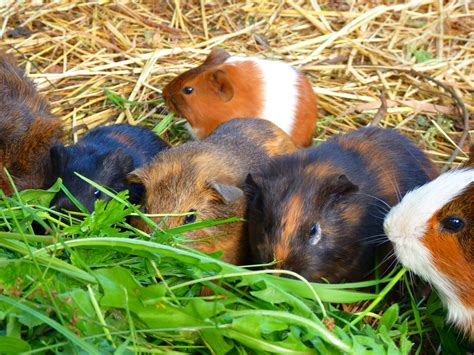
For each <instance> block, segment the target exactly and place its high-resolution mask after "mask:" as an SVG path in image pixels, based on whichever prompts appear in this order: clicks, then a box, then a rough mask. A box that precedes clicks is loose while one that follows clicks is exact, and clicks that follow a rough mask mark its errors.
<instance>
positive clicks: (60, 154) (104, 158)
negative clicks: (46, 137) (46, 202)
mask: <svg viewBox="0 0 474 355" xmlns="http://www.w3.org/2000/svg"><path fill="white" fill-rule="evenodd" d="M50 153H51V160H52V166H53V172H54V175H55V176H56V177H59V178H61V179H62V181H63V184H64V186H65V187H66V188H67V189H68V190H69V191H70V192H71V193H72V195H74V197H76V198H77V200H78V201H79V202H80V203H81V204H82V205H83V206H84V207H85V208H87V210H89V211H93V210H94V203H95V201H96V200H97V199H103V200H109V199H110V197H109V196H107V195H106V194H104V193H102V192H101V191H100V190H98V189H96V188H95V187H94V186H92V185H90V184H89V183H87V182H86V181H84V180H83V179H81V178H80V177H79V176H77V175H76V173H78V174H80V175H82V176H85V177H87V178H89V179H91V180H92V181H94V182H96V183H97V184H99V185H102V186H106V187H108V188H110V189H112V190H113V191H117V192H118V191H122V190H126V189H127V190H129V192H130V197H131V199H133V197H134V198H135V199H139V198H137V196H132V195H135V194H139V192H138V190H137V189H142V187H141V186H140V185H134V186H132V185H131V184H129V183H128V181H127V174H128V173H130V172H131V171H132V170H133V169H134V165H133V158H132V157H131V156H129V155H128V154H127V153H126V152H125V151H123V150H122V149H117V150H114V151H111V152H109V153H106V154H97V152H95V151H93V150H88V149H87V148H85V149H84V148H82V147H69V148H66V147H64V146H63V145H56V146H53V147H52V148H51V152H50ZM53 204H55V205H56V207H57V208H58V209H64V210H70V211H77V210H78V208H77V207H76V205H75V204H74V203H73V202H72V201H71V200H70V199H69V198H68V197H67V196H66V194H65V193H64V192H62V191H61V192H59V193H58V194H57V195H56V197H55V199H54V201H53Z"/></svg>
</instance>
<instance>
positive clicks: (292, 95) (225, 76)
mask: <svg viewBox="0 0 474 355" xmlns="http://www.w3.org/2000/svg"><path fill="white" fill-rule="evenodd" d="M163 97H164V99H165V102H166V105H167V106H168V108H169V109H170V110H171V111H173V112H175V113H177V114H179V115H181V116H183V117H185V118H186V119H187V120H188V122H189V124H190V126H191V128H192V133H193V134H194V135H195V136H196V137H197V138H200V139H202V138H205V137H207V136H208V135H209V134H210V133H211V132H212V131H213V130H214V129H215V128H216V127H217V126H219V125H220V124H221V123H223V122H226V121H228V120H230V119H233V118H237V117H238V118H255V117H256V118H263V119H266V120H269V121H271V122H273V123H274V124H276V125H277V126H278V127H280V128H281V129H282V130H283V131H285V132H286V133H287V134H288V135H289V136H290V137H291V139H292V140H293V142H294V143H295V144H296V146H298V147H305V146H309V145H311V143H312V137H313V135H314V133H315V128H316V117H317V104H316V96H315V94H314V92H313V88H312V87H311V83H310V82H309V80H308V79H307V78H306V77H305V76H304V75H303V74H302V73H301V72H299V71H297V70H296V69H295V68H293V67H291V66H290V65H288V64H286V63H283V62H279V61H271V60H264V59H258V58H244V57H231V56H230V55H229V53H227V52H226V51H225V50H223V49H219V48H217V49H213V50H212V51H211V53H210V54H209V56H208V57H207V59H206V60H205V62H204V63H203V64H201V65H200V66H198V67H196V68H193V69H191V70H189V71H187V72H185V73H183V74H181V75H179V76H178V77H176V78H175V79H173V80H172V81H171V82H170V83H169V84H168V85H167V86H166V87H165V88H164V90H163Z"/></svg>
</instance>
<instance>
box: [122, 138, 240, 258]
mask: <svg viewBox="0 0 474 355" xmlns="http://www.w3.org/2000/svg"><path fill="white" fill-rule="evenodd" d="M187 145H191V146H194V144H190V143H188V144H187ZM183 148H185V149H181V147H178V148H175V149H171V150H169V151H167V152H164V153H162V154H161V155H160V156H159V157H158V158H157V159H155V161H154V162H153V163H152V164H151V165H149V166H148V167H144V168H140V169H137V170H135V171H134V172H132V173H131V174H130V175H129V181H131V182H135V183H141V184H143V186H144V187H145V198H144V200H143V210H144V212H146V213H148V214H166V213H169V214H170V215H171V214H180V215H179V216H166V217H152V219H153V220H154V221H155V222H156V223H157V224H158V226H159V227H160V228H162V229H166V228H173V227H177V226H181V225H185V224H190V223H194V222H197V221H205V220H218V219H219V220H222V219H226V218H230V217H241V218H242V217H243V215H244V209H245V196H244V193H243V191H242V189H241V187H240V185H241V184H240V178H239V176H238V174H235V172H234V171H233V170H232V168H231V166H232V164H228V161H226V157H225V156H224V157H223V156H219V155H218V154H216V153H215V152H209V151H199V150H198V149H196V150H195V149H193V148H190V149H187V148H188V147H184V146H183ZM186 213H187V214H186ZM183 214H185V215H183ZM134 224H135V225H136V226H137V227H138V228H140V229H142V230H144V231H146V232H149V233H151V232H152V231H153V227H151V226H150V225H148V224H147V223H146V222H145V221H143V220H141V219H137V220H135V221H134ZM243 233H244V227H243V223H242V222H240V221H239V222H232V223H227V224H221V225H216V226H209V227H204V228H199V229H196V230H191V231H188V232H185V233H183V234H184V236H185V237H186V238H187V240H189V243H190V244H189V245H190V246H192V247H195V248H197V249H199V250H201V251H205V252H215V251H218V250H222V251H223V252H224V256H223V259H224V260H226V261H229V262H232V263H240V262H241V260H242V253H243V249H245V245H244V244H245V243H244V242H243ZM194 240H199V241H196V242H193V241H194Z"/></svg>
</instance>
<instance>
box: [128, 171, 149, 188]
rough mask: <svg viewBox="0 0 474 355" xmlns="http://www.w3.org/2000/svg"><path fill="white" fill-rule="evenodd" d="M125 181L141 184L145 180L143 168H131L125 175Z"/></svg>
mask: <svg viewBox="0 0 474 355" xmlns="http://www.w3.org/2000/svg"><path fill="white" fill-rule="evenodd" d="M127 181H128V182H129V183H130V184H140V185H143V183H144V181H145V170H144V169H143V168H138V169H135V170H133V171H132V172H131V173H130V174H128V175H127Z"/></svg>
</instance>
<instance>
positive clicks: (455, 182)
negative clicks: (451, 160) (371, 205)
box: [384, 169, 474, 339]
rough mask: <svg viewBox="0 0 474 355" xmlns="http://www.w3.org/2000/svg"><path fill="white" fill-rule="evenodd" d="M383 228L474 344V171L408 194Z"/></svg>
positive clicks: (447, 177) (458, 173) (446, 177)
mask: <svg viewBox="0 0 474 355" xmlns="http://www.w3.org/2000/svg"><path fill="white" fill-rule="evenodd" d="M384 228H385V233H386V234H387V236H388V238H389V239H390V241H391V242H392V243H393V245H394V249H395V252H396V255H397V258H398V259H399V260H400V261H401V263H402V264H403V265H404V266H405V267H407V268H409V269H410V270H412V271H413V272H415V273H417V274H419V275H420V276H421V277H423V278H424V279H426V280H427V281H428V282H430V283H431V284H433V286H434V287H435V288H436V289H437V290H438V291H439V293H440V296H441V298H442V299H443V301H444V302H445V304H446V305H447V308H448V316H449V319H450V320H451V321H452V322H453V323H455V324H456V325H458V326H459V327H460V328H461V329H463V330H464V331H465V332H466V333H467V334H469V335H470V336H471V338H473V339H474V170H473V169H460V170H453V171H451V172H448V173H445V174H443V175H441V176H439V177H438V178H437V179H435V180H433V181H432V182H430V183H428V184H426V185H423V186H422V187H420V188H418V189H416V190H414V191H412V192H410V193H408V194H407V195H405V197H404V198H403V199H402V201H401V202H400V203H399V204H398V205H396V206H395V207H394V208H393V209H392V210H391V211H390V213H389V214H388V215H387V216H386V218H385V223H384Z"/></svg>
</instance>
